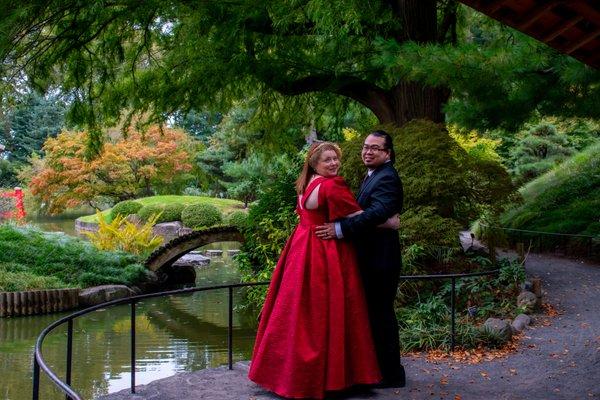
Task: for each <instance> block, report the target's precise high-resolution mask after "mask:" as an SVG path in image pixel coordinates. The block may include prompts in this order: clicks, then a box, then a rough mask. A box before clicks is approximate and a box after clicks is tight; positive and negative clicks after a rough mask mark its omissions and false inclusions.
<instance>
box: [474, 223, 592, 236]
mask: <svg viewBox="0 0 600 400" xmlns="http://www.w3.org/2000/svg"><path fill="white" fill-rule="evenodd" d="M479 225H480V226H484V227H486V228H492V229H498V230H501V231H510V232H524V233H534V234H538V235H554V236H570V237H581V238H586V239H598V236H592V235H582V234H579V233H560V232H544V231H531V230H527V229H517V228H505V227H503V226H492V225H487V224H479Z"/></svg>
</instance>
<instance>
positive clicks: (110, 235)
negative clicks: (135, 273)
mask: <svg viewBox="0 0 600 400" xmlns="http://www.w3.org/2000/svg"><path fill="white" fill-rule="evenodd" d="M97 216H98V231H97V232H85V235H86V236H87V237H88V238H89V239H90V242H92V244H93V245H94V246H96V248H98V249H100V250H121V251H125V252H128V253H132V254H138V255H147V254H150V253H151V252H152V251H153V250H154V249H156V248H157V247H158V246H160V245H161V244H162V242H163V238H162V237H160V236H156V235H154V233H153V232H152V227H153V226H154V224H155V223H156V220H158V218H160V216H161V214H160V213H159V214H155V215H153V216H152V217H150V219H149V220H148V221H146V223H145V224H144V225H142V226H137V225H136V224H134V223H132V222H130V221H128V220H127V219H126V217H124V216H123V215H121V214H118V215H117V216H116V218H115V219H113V220H112V221H111V222H110V223H108V222H105V221H104V219H103V218H102V217H101V215H100V212H99V211H98V212H97Z"/></svg>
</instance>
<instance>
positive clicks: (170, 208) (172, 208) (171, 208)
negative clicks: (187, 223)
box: [157, 203, 185, 223]
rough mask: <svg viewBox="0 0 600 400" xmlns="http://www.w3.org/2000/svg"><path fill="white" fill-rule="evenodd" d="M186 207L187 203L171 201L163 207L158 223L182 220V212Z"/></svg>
mask: <svg viewBox="0 0 600 400" xmlns="http://www.w3.org/2000/svg"><path fill="white" fill-rule="evenodd" d="M184 209H185V205H184V204H181V203H169V204H165V206H164V207H163V212H162V214H161V215H160V217H159V218H158V221H157V223H161V222H170V221H181V213H182V212H183V210H184Z"/></svg>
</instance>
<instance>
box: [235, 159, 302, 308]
mask: <svg viewBox="0 0 600 400" xmlns="http://www.w3.org/2000/svg"><path fill="white" fill-rule="evenodd" d="M301 167H302V155H301V154H298V155H297V156H295V157H293V158H292V157H289V158H287V159H285V160H279V161H278V162H276V163H275V165H274V170H275V174H276V176H277V177H278V179H277V180H275V181H274V182H272V183H271V184H270V185H268V186H266V187H265V190H264V191H263V192H261V194H260V196H259V197H258V200H257V201H256V202H255V203H253V204H252V205H251V206H250V210H249V212H248V217H247V222H246V226H245V228H244V229H243V231H244V237H245V241H244V244H243V245H242V249H241V250H242V252H241V253H240V254H239V255H238V256H237V257H236V261H237V263H238V265H239V268H240V270H241V272H242V279H243V280H244V281H245V282H253V281H265V280H269V279H271V274H272V273H273V270H274V268H275V264H276V263H277V260H278V258H279V255H280V253H281V249H282V248H283V246H284V245H285V242H286V241H287V239H288V238H289V237H290V235H291V234H292V230H293V229H294V227H295V226H296V223H297V222H298V217H297V215H296V213H295V212H294V210H295V208H296V189H295V187H294V182H295V181H296V178H297V177H298V175H299V174H300V169H301ZM266 291H267V288H266V287H263V286H256V287H252V288H248V290H246V295H245V296H246V304H245V306H246V307H247V308H249V309H253V310H255V311H256V310H260V308H261V306H262V304H263V302H264V299H265V295H266Z"/></svg>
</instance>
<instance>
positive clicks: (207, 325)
mask: <svg viewBox="0 0 600 400" xmlns="http://www.w3.org/2000/svg"><path fill="white" fill-rule="evenodd" d="M237 246H238V244H237V243H221V244H213V245H210V246H209V248H212V249H219V248H220V249H223V250H225V251H224V252H223V254H224V255H223V257H219V258H214V259H213V260H212V261H211V264H210V265H209V266H208V267H200V268H198V269H197V276H198V279H197V284H198V286H209V285H215V284H224V283H236V282H239V274H238V272H237V268H236V267H235V265H234V264H233V262H232V259H231V257H229V256H228V255H227V251H226V250H228V249H235V248H237ZM240 299H241V292H240V291H238V290H236V291H234V302H236V303H238V304H239V301H240ZM136 311H137V319H136V331H137V336H136V352H137V354H136V356H137V362H136V366H137V368H136V382H137V384H144V383H148V382H150V381H153V380H156V379H160V378H163V377H167V376H171V375H173V374H175V373H177V372H181V371H194V370H198V369H203V368H207V367H215V366H218V365H224V364H226V363H227V291H226V290H219V291H207V292H199V293H194V294H189V295H184V296H171V297H168V298H162V299H150V300H146V301H143V302H141V303H139V304H138V306H137V309H136ZM63 315H64V314H63ZM59 316H60V315H59V314H53V315H45V316H37V317H20V318H9V319H0V374H1V375H0V376H2V379H1V380H0V398H2V399H8V400H20V399H29V398H31V367H32V358H31V353H32V349H33V344H34V341H35V338H36V337H37V335H38V334H39V333H40V332H41V330H42V329H43V328H44V327H45V326H47V325H48V324H50V323H51V322H52V321H54V320H56V319H57V318H58V317H59ZM129 318H130V317H129V307H128V306H119V307H113V308H110V309H106V310H99V311H97V312H94V313H92V314H90V315H87V316H84V317H81V318H79V319H77V320H76V321H75V323H74V331H75V336H74V341H73V383H74V385H73V386H74V387H75V388H76V390H78V391H79V392H80V393H81V394H82V395H83V396H84V397H86V398H92V397H96V396H99V395H102V394H106V393H110V392H114V391H118V390H122V389H125V388H128V387H129V384H130V379H131V377H130V373H131V366H130V359H129V357H130V350H129V343H130V336H129V328H130V324H129ZM253 321H255V318H253V317H252V316H243V315H240V314H239V313H237V312H235V313H234V320H233V322H234V347H233V354H234V359H235V360H243V359H248V358H249V357H250V352H251V349H252V344H253V341H254V334H255V326H254V323H253ZM65 348H66V327H65V328H59V329H58V331H55V332H54V333H52V334H51V335H50V336H49V337H48V338H47V339H46V341H45V343H44V358H45V359H46V361H47V363H48V364H49V365H50V366H51V367H52V368H53V369H54V371H55V372H57V373H58V375H59V376H63V377H64V374H65V367H64V364H65V357H66V351H65ZM40 398H43V399H59V398H64V397H63V396H61V395H60V394H59V393H58V391H57V390H56V389H54V387H53V385H52V384H51V383H50V382H49V381H48V380H47V379H46V378H42V382H41V393H40Z"/></svg>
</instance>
